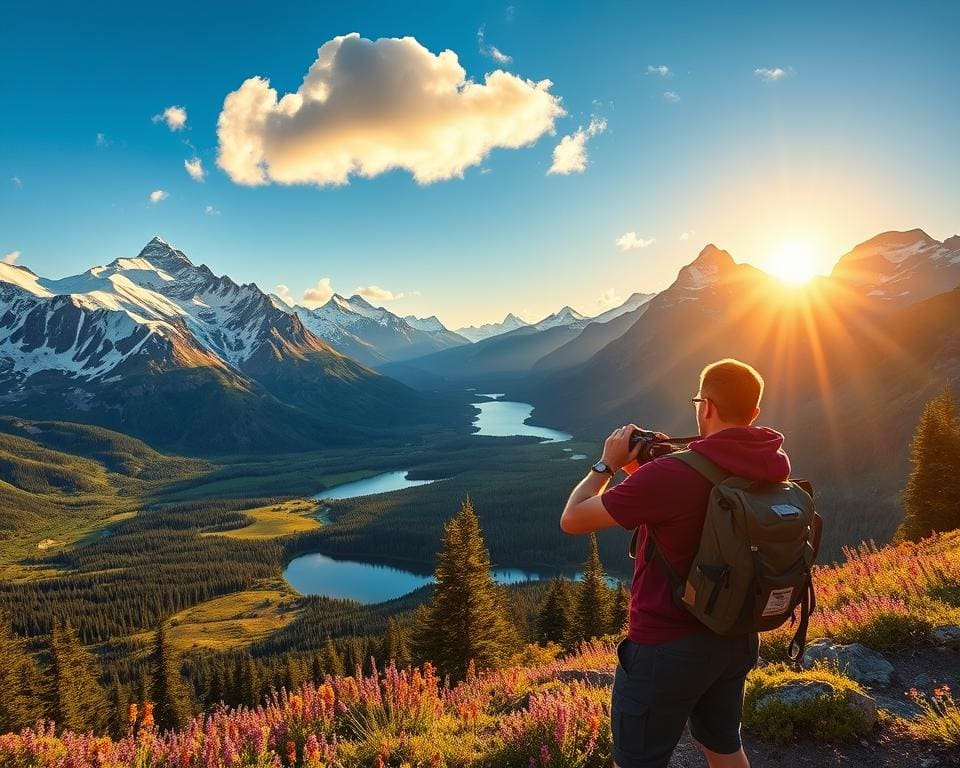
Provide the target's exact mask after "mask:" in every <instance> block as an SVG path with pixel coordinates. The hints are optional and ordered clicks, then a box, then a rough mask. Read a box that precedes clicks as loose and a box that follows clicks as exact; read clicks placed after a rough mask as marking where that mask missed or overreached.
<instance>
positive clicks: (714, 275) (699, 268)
mask: <svg viewBox="0 0 960 768" xmlns="http://www.w3.org/2000/svg"><path fill="white" fill-rule="evenodd" d="M734 267H736V262H735V261H734V260H733V257H732V256H731V255H730V254H729V253H728V252H727V251H724V250H721V249H720V248H717V246H715V245H714V244H713V243H710V244H708V245H707V246H706V247H705V248H704V249H703V250H702V251H700V253H699V255H698V256H697V258H696V259H694V260H693V261H692V262H690V263H689V264H687V265H686V266H685V267H683V268H682V269H681V270H680V272H679V273H678V274H677V279H676V280H675V281H674V283H673V285H671V286H670V290H684V291H702V290H703V289H704V288H707V287H708V286H710V285H713V284H714V283H716V282H717V281H719V280H720V279H721V278H722V277H723V275H724V274H725V273H726V272H727V271H729V270H730V269H733V268H734Z"/></svg>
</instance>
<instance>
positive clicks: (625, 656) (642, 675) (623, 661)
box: [617, 637, 656, 681]
mask: <svg viewBox="0 0 960 768" xmlns="http://www.w3.org/2000/svg"><path fill="white" fill-rule="evenodd" d="M655 652H656V646H655V645H644V644H642V643H635V642H633V641H632V640H631V639H630V638H628V637H625V638H623V639H622V640H621V641H620V642H619V643H618V644H617V665H618V667H619V670H618V671H622V672H623V673H624V674H625V676H626V677H627V678H629V679H630V680H633V681H637V680H649V679H650V678H651V676H652V671H653V661H654V654H655Z"/></svg>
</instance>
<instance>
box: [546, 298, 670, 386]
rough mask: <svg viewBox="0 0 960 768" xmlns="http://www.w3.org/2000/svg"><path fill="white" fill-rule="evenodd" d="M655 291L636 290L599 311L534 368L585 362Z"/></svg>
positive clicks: (622, 328)
mask: <svg viewBox="0 0 960 768" xmlns="http://www.w3.org/2000/svg"><path fill="white" fill-rule="evenodd" d="M655 295H656V294H653V293H635V294H633V296H631V297H630V298H629V299H627V301H626V302H624V303H623V304H622V305H621V306H619V307H614V308H613V309H610V310H608V311H607V312H604V313H603V314H602V315H598V316H597V317H595V318H594V319H593V320H592V321H591V322H590V323H588V324H587V325H586V326H585V327H584V329H583V330H582V331H581V332H580V333H579V334H578V335H577V336H575V337H574V338H573V339H571V340H570V341H568V342H567V343H566V344H564V345H563V346H562V347H560V348H559V349H556V350H554V351H553V352H551V353H550V354H548V355H544V356H543V357H541V358H540V359H539V360H537V362H536V363H535V364H534V366H533V370H534V371H537V372H540V371H548V370H556V369H562V368H572V367H574V366H576V365H579V364H581V363H585V362H586V361H587V360H589V359H590V358H591V357H593V356H594V355H595V354H596V353H597V352H599V351H600V350H601V349H603V348H604V347H605V346H607V344H609V343H610V342H612V341H614V340H615V339H618V338H620V337H621V336H622V335H623V334H624V333H626V332H627V331H628V330H629V329H630V327H631V326H632V325H633V324H634V323H636V322H637V321H638V320H639V319H640V318H641V317H643V314H644V312H646V310H647V307H648V306H649V302H650V299H652V298H653V297H654V296H655Z"/></svg>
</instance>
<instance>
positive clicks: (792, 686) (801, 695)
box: [757, 680, 877, 728]
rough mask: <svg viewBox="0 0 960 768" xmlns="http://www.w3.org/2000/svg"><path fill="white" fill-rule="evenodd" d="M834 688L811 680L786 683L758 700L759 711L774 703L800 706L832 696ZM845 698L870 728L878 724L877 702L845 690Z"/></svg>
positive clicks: (863, 695) (858, 693)
mask: <svg viewBox="0 0 960 768" xmlns="http://www.w3.org/2000/svg"><path fill="white" fill-rule="evenodd" d="M834 690H835V689H834V687H833V686H832V685H830V683H825V682H820V681H817V680H809V681H803V682H796V683H784V684H783V685H778V686H776V687H775V688H772V689H771V690H769V691H768V692H767V693H765V694H763V696H761V697H760V698H759V699H758V700H757V709H763V708H764V707H766V706H767V705H769V704H771V703H772V702H775V701H777V702H780V703H782V704H784V705H786V706H788V707H790V706H798V705H800V704H803V703H805V702H808V701H815V700H816V699H819V698H824V697H827V696H832V695H833V692H834ZM843 697H844V699H845V700H846V702H847V704H848V705H850V707H851V708H852V709H855V710H857V711H858V712H860V713H861V714H862V715H863V719H864V721H865V722H866V724H867V727H868V728H872V727H873V725H874V723H876V722H877V702H876V701H874V700H873V698H871V697H870V696H867V695H866V694H865V693H860V692H858V691H852V690H849V689H848V690H845V691H844V692H843Z"/></svg>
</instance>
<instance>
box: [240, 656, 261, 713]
mask: <svg viewBox="0 0 960 768" xmlns="http://www.w3.org/2000/svg"><path fill="white" fill-rule="evenodd" d="M241 669H242V670H243V671H242V673H241V679H240V703H241V704H245V705H247V706H248V707H255V706H256V705H257V704H259V703H260V694H261V693H262V691H263V686H262V684H261V680H260V670H259V669H258V668H257V662H256V660H255V659H254V658H253V656H251V655H250V653H249V652H248V653H245V654H244V655H243V665H242V667H241Z"/></svg>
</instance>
